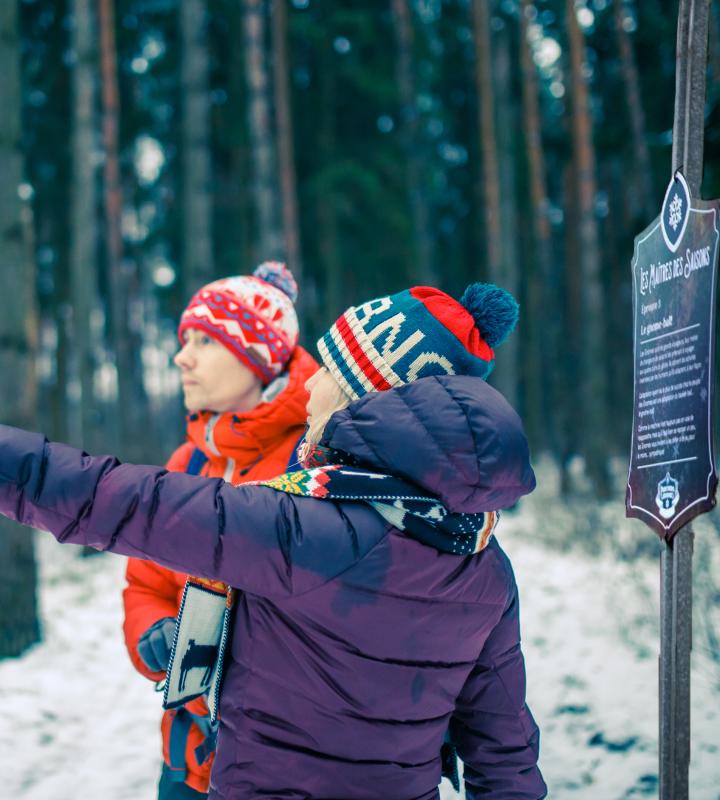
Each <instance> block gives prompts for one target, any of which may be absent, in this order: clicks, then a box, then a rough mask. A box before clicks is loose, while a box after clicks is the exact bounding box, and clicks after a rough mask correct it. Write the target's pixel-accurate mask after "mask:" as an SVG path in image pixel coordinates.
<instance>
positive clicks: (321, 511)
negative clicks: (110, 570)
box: [0, 425, 387, 597]
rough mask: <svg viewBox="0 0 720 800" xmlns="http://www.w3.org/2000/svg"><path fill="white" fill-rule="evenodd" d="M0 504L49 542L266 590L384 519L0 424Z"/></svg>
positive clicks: (326, 572) (365, 510)
mask: <svg viewBox="0 0 720 800" xmlns="http://www.w3.org/2000/svg"><path fill="white" fill-rule="evenodd" d="M0 513H2V514H4V515H5V516H8V517H11V518H12V519H16V520H18V521H19V522H22V523H23V524H25V525H31V526H34V527H37V528H41V529H43V530H47V531H50V532H51V533H52V534H53V535H54V536H55V537H56V538H57V539H58V541H60V542H72V543H74V544H85V545H89V546H90V547H94V548H96V549H98V550H110V551H112V552H115V553H121V554H124V555H128V556H136V557H138V558H146V559H150V560H152V561H156V562H157V563H159V564H161V565H163V566H166V567H169V568H170V569H173V570H177V571H181V572H187V573H190V574H193V575H198V576H200V577H206V578H212V579H215V580H221V581H224V582H225V583H227V584H230V585H231V586H235V587H237V588H239V589H243V590H245V591H249V592H252V593H254V594H259V595H262V596H266V597H277V596H288V595H291V594H298V593H302V592H305V591H309V590H310V589H312V588H314V587H316V586H318V585H320V584H322V583H324V582H326V581H327V580H330V579H331V578H332V577H334V576H335V575H337V574H338V573H339V572H341V571H342V570H343V569H345V568H347V567H348V566H350V565H351V564H352V563H354V562H355V561H357V560H358V558H362V556H363V555H364V554H365V553H366V552H368V551H369V550H370V549H371V548H372V547H373V546H374V545H375V544H377V542H378V541H380V540H381V539H382V538H383V537H384V535H385V533H386V530H387V527H386V526H383V525H381V524H380V523H379V522H378V519H379V518H378V517H377V515H376V514H375V512H374V511H373V510H372V509H371V508H369V507H367V506H365V505H364V504H360V503H357V504H348V503H345V504H342V505H338V504H335V503H333V502H330V501H326V500H314V499H312V498H306V497H293V496H290V495H287V494H285V493H283V492H277V491H275V490H274V489H270V488H267V487H263V486H238V487H234V486H232V485H230V484H228V483H225V482H224V481H222V480H220V479H214V478H201V477H197V476H193V475H184V474H181V473H177V472H167V471H166V470H164V469H161V468H159V467H150V466H136V465H131V464H121V463H120V462H119V461H118V460H117V459H115V458H113V457H111V456H98V457H91V456H88V455H86V454H85V453H82V452H81V451H80V450H76V449H75V448H72V447H68V446H66V445H62V444H55V443H50V442H48V441H47V440H46V439H45V438H44V437H43V436H42V435H40V434H36V433H28V432H26V431H21V430H17V429H15V428H10V427H7V426H4V425H0Z"/></svg>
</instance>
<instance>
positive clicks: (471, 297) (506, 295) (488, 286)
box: [460, 283, 519, 347]
mask: <svg viewBox="0 0 720 800" xmlns="http://www.w3.org/2000/svg"><path fill="white" fill-rule="evenodd" d="M460 305H462V306H463V307H464V308H466V309H467V310H468V311H469V312H470V314H471V316H472V318H473V319H474V320H475V325H476V326H477V328H478V330H479V331H480V335H481V336H482V338H483V339H484V340H485V341H486V342H487V343H488V344H489V345H490V347H497V346H498V345H499V344H502V343H503V342H504V341H505V339H507V337H508V336H509V335H510V334H511V333H512V330H513V328H514V327H515V325H516V323H517V321H518V313H519V306H518V304H517V301H516V300H515V298H514V297H513V296H512V295H511V294H510V292H506V291H505V289H501V288H500V287H499V286H495V284H494V283H471V284H470V286H468V287H467V289H465V293H464V294H463V296H462V297H461V298H460Z"/></svg>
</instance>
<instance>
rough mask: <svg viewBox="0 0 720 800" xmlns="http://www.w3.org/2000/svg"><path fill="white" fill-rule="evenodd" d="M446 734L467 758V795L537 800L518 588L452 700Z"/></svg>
mask: <svg viewBox="0 0 720 800" xmlns="http://www.w3.org/2000/svg"><path fill="white" fill-rule="evenodd" d="M450 738H451V740H452V742H453V744H454V745H455V746H456V747H457V750H458V754H459V756H460V758H461V759H462V760H463V762H464V763H465V771H464V778H465V793H466V796H467V798H468V800H475V799H476V798H477V799H478V800H479V798H483V799H485V798H487V800H540V799H541V798H543V797H545V796H546V794H547V787H546V786H545V783H544V781H543V779H542V775H541V774H540V770H539V769H538V766H537V761H538V751H539V746H540V734H539V732H538V728H537V725H536V724H535V720H534V719H533V717H532V714H531V713H530V709H529V708H528V707H527V705H526V704H525V663H524V660H523V655H522V651H521V649H520V624H519V612H518V598H517V589H516V588H515V587H513V594H512V599H511V602H510V604H509V606H508V607H507V609H506V610H505V612H504V613H503V615H502V617H501V619H500V621H499V622H498V624H497V625H496V626H495V628H494V629H493V631H492V633H491V634H490V636H489V637H488V639H487V641H486V642H485V646H484V647H483V650H482V652H481V653H480V656H479V658H478V660H477V662H476V664H475V667H474V668H473V671H472V672H471V673H470V676H469V677H468V679H467V681H466V683H465V686H464V687H463V690H462V692H461V694H460V697H459V698H458V700H457V703H456V711H455V714H454V715H453V718H452V719H451V721H450Z"/></svg>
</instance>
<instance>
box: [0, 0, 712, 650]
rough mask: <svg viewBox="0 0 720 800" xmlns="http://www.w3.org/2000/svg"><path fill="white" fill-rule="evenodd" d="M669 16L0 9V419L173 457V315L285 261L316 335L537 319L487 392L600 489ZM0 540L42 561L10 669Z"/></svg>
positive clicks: (648, 5)
mask: <svg viewBox="0 0 720 800" xmlns="http://www.w3.org/2000/svg"><path fill="white" fill-rule="evenodd" d="M712 5H713V7H712V12H713V13H712V22H711V31H710V63H709V70H710V72H711V80H710V81H709V84H708V85H709V95H708V103H707V119H706V121H707V136H706V158H705V162H706V168H705V178H704V186H703V195H704V196H705V197H714V196H717V195H719V194H720V166H719V162H718V160H717V158H716V154H717V152H718V149H719V148H720V134H718V130H720V128H719V127H718V125H717V124H715V123H717V122H718V121H719V120H718V116H719V115H720V112H719V111H718V102H717V101H718V97H719V96H720V80H718V77H720V42H719V37H718V24H719V21H720V8H718V5H719V4H718V2H717V0H713V4H712ZM676 19H677V2H671V0H643V2H642V3H640V2H639V0H365V2H362V3H351V2H349V0H340V1H338V0H334V1H333V2H330V0H17V2H16V1H15V0H8V2H4V3H0V66H1V67H2V80H1V81H0V93H1V94H2V109H3V114H2V116H1V117H0V165H1V174H2V176H3V185H2V189H0V195H1V196H2V200H1V201H0V237H1V241H0V247H1V248H2V259H3V262H2V263H3V273H2V274H3V283H4V289H5V292H6V294H5V298H6V299H5V303H4V309H3V313H2V314H0V364H2V367H3V373H4V381H3V384H2V387H3V388H2V389H1V390H0V392H2V398H3V401H4V402H3V412H4V419H5V421H8V422H14V423H17V424H21V425H26V426H30V427H34V428H38V429H42V430H43V431H45V432H46V433H47V434H48V435H49V436H51V437H53V438H57V439H61V440H63V441H69V442H71V443H73V444H76V445H81V446H84V447H86V448H87V449H88V450H91V451H93V450H94V451H100V450H113V451H115V452H117V453H118V454H119V455H120V456H121V457H122V458H126V459H130V460H135V461H150V462H154V463H159V462H162V461H163V460H164V458H165V457H166V455H167V454H168V453H169V452H170V450H171V449H172V448H173V447H174V446H175V445H176V444H177V442H178V439H179V438H180V437H181V436H182V408H181V405H180V400H179V383H178V379H177V376H176V375H175V372H174V368H173V367H172V364H171V358H172V356H173V354H174V352H175V351H176V349H177V339H176V336H175V328H176V325H177V321H178V317H179V314H180V313H181V311H182V309H183V308H184V305H185V303H186V302H187V300H188V298H189V297H190V295H191V294H192V292H193V291H194V290H195V289H197V288H198V287H199V286H200V285H202V284H203V283H205V282H207V281H209V280H211V279H212V278H215V277H220V276H224V275H229V274H235V273H247V272H249V271H251V270H252V268H253V267H254V266H255V265H256V264H257V263H259V262H260V261H263V260H268V259H283V260H286V261H287V262H288V263H289V265H290V267H291V268H292V269H293V271H294V272H295V274H296V276H297V278H298V283H299V284H300V299H299V312H300V316H301V327H302V341H303V343H304V344H305V345H306V346H308V347H311V346H312V345H313V343H314V341H315V339H316V338H317V337H318V335H319V334H320V333H321V332H322V331H323V330H324V329H325V328H326V326H327V325H328V324H329V323H330V322H331V321H332V320H333V319H334V318H335V317H336V316H337V315H338V313H339V312H340V311H342V310H343V309H344V308H345V307H346V306H347V305H350V304H352V303H355V302H359V301H362V300H365V299H368V298H370V297H372V296H376V295H379V294H387V293H390V292H393V291H397V290H399V289H401V288H404V287H406V286H408V285H412V284H418V283H430V284H435V285H438V286H440V287H441V288H443V289H445V290H446V291H448V292H450V293H451V294H453V295H455V296H459V295H460V293H461V292H462V291H463V289H464V287H465V286H466V284H467V283H469V282H470V281H474V280H490V281H494V282H496V283H498V284H500V285H502V286H504V287H506V288H508V289H509V290H510V291H512V292H513V293H514V294H515V295H516V296H517V298H518V300H519V301H520V304H521V307H522V312H521V320H520V324H519V328H518V331H517V332H516V334H514V336H513V337H511V339H510V340H509V341H508V343H506V344H505V345H503V346H502V347H501V349H500V352H499V353H498V366H497V368H496V371H495V374H494V376H493V379H492V380H493V382H494V383H495V384H496V385H497V386H498V388H500V389H501V391H503V392H504V394H505V395H506V396H507V397H508V398H509V399H510V401H511V402H512V403H513V404H514V405H515V406H516V407H517V408H518V410H519V411H520V413H521V414H522V416H523V418H524V419H525V422H526V426H527V429H528V433H529V436H530V439H531V443H532V446H533V450H534V452H535V453H536V454H540V453H546V454H548V455H550V456H552V457H553V458H554V459H555V461H556V462H557V463H558V465H559V466H560V468H561V474H562V475H563V489H564V491H567V492H570V491H572V489H573V486H572V482H571V480H570V471H569V470H568V464H569V463H570V462H571V460H572V459H573V458H574V457H576V456H580V457H582V459H583V462H582V463H583V464H584V465H585V470H586V473H587V476H588V478H589V479H590V481H591V482H592V485H593V487H594V489H595V492H596V494H597V495H598V496H599V497H605V496H608V495H609V493H610V492H611V489H612V488H614V487H612V486H611V478H610V473H609V469H608V463H609V459H610V458H611V457H612V456H615V455H620V456H622V457H626V454H627V451H628V447H629V433H630V422H631V412H632V399H631V396H632V326H631V303H632V297H631V291H632V287H631V274H630V269H629V263H630V259H631V256H632V246H633V245H632V242H633V237H634V236H635V235H636V234H637V233H639V232H640V230H642V229H643V228H644V227H645V226H646V225H647V224H648V223H649V222H650V221H651V219H652V218H653V217H655V216H656V215H657V213H659V209H660V204H661V200H662V196H663V193H664V190H665V187H666V184H667V181H668V179H669V177H670V175H669V170H670V153H671V134H672V122H673V97H674V71H675V27H676ZM713 78H714V79H715V80H712V79H713ZM616 488H619V487H616ZM2 526H3V530H5V531H7V536H3V537H0V563H4V564H8V563H13V558H14V559H15V561H14V563H15V564H16V565H17V564H20V563H24V564H27V570H23V569H17V570H16V571H15V572H16V573H17V577H16V579H13V580H14V582H13V580H10V579H8V580H7V581H5V582H4V585H3V586H2V588H1V589H0V608H9V607H10V606H12V609H13V612H12V614H10V613H9V612H8V614H6V619H4V620H0V630H2V635H0V655H2V654H11V653H17V652H20V651H21V650H22V649H23V648H24V647H25V646H26V645H27V644H28V643H29V642H31V641H33V640H34V639H35V638H36V637H37V626H36V624H35V625H34V626H33V625H28V624H27V619H29V618H33V619H34V606H33V603H34V600H33V599H32V597H31V596H30V594H31V593H30V592H28V591H26V590H25V589H24V587H27V586H32V585H33V584H34V577H33V574H32V569H33V566H32V565H33V561H32V552H31V550H28V547H29V544H27V543H28V542H29V541H30V540H29V537H26V536H23V535H20V536H17V537H16V536H14V535H13V534H12V528H11V527H10V523H4V522H3V523H2ZM8 548H9V549H8ZM8 559H9V560H8ZM6 598H7V599H9V598H13V601H12V603H9V604H8V603H6V602H5V599H6ZM20 598H27V600H21V599H20Z"/></svg>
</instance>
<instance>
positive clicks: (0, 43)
mask: <svg viewBox="0 0 720 800" xmlns="http://www.w3.org/2000/svg"><path fill="white" fill-rule="evenodd" d="M18 6H19V4H18V3H16V2H10V3H0V75H2V80H0V108H2V115H0V175H2V182H1V183H0V252H2V259H3V262H2V263H3V267H2V269H3V273H2V274H3V291H4V292H5V297H6V298H8V302H6V303H5V304H4V307H3V313H2V314H0V370H1V371H2V376H3V379H2V381H0V408H2V418H3V422H7V423H11V424H15V425H21V426H30V427H31V426H32V425H33V423H34V418H35V406H36V391H37V385H36V378H35V364H34V355H35V351H36V347H37V310H36V301H35V265H34V263H33V261H32V259H31V258H30V257H29V253H28V250H29V248H28V247H27V242H26V241H25V240H24V233H25V231H26V229H27V226H28V222H27V220H26V219H25V217H26V215H27V214H29V213H30V211H29V209H23V207H22V205H21V201H20V198H19V195H18V188H19V186H20V183H21V181H22V160H21V156H20V108H21V103H22V88H21V80H20V28H19V25H20V20H19V18H18ZM36 583H37V575H36V566H35V555H34V550H33V538H32V534H31V532H30V531H29V530H28V529H27V528H23V527H21V526H20V525H17V524H16V523H14V522H11V521H10V520H7V519H5V518H2V519H0V658H4V657H8V656H17V655H20V653H22V652H23V651H24V650H25V649H26V648H27V647H29V646H30V645H31V644H33V643H35V642H37V641H38V640H39V638H40V628H39V623H38V618H37V603H36V597H35V587H36Z"/></svg>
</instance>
